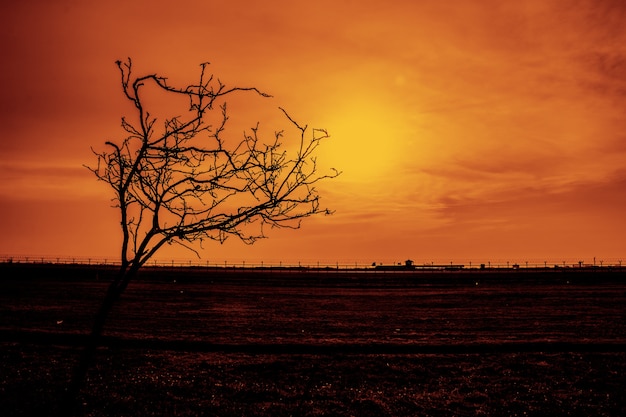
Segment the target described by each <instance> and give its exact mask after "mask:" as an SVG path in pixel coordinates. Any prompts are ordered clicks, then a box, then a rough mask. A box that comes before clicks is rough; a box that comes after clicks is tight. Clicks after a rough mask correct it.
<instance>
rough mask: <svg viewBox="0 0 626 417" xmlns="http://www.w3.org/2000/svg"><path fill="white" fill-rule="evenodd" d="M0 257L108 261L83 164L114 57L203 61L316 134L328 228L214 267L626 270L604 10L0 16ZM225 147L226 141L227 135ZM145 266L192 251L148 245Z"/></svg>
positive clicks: (228, 253) (617, 75)
mask: <svg viewBox="0 0 626 417" xmlns="http://www.w3.org/2000/svg"><path fill="white" fill-rule="evenodd" d="M0 12H1V13H0V20H1V23H2V24H1V25H0V33H1V35H0V36H1V37H0V39H2V46H3V48H2V50H3V66H2V77H1V78H0V83H1V90H0V91H1V92H2V93H1V94H2V100H1V106H2V112H1V113H0V118H1V121H0V122H1V125H2V136H1V138H2V139H1V142H0V230H2V234H1V237H0V255H29V256H52V257H54V256H76V257H97V258H104V257H108V258H111V259H112V258H114V257H116V256H117V248H118V246H119V239H120V232H119V230H118V229H119V227H118V220H117V219H118V213H117V212H116V211H115V210H114V209H112V208H110V207H109V205H110V203H109V199H110V197H111V196H112V194H111V192H110V191H109V189H107V188H106V186H105V185H104V184H102V183H98V182H96V180H95V178H94V177H93V175H92V174H91V173H90V172H89V171H87V169H85V168H84V167H83V164H90V163H92V162H93V161H94V158H93V155H92V154H91V151H90V147H92V146H93V147H94V148H97V149H101V146H102V144H103V143H104V141H105V140H108V139H119V138H122V137H123V133H124V132H123V131H122V130H121V128H120V127H119V121H120V117H121V116H123V115H132V109H130V108H129V107H128V104H126V102H125V100H124V98H123V96H122V93H121V89H120V86H119V76H118V72H117V68H116V67H115V65H114V62H115V60H117V59H125V58H126V57H128V56H130V57H132V58H133V61H134V63H135V65H136V70H137V73H139V72H151V73H152V72H157V73H159V74H161V75H165V76H168V77H169V78H170V79H171V80H172V82H173V83H174V82H179V83H180V84H187V83H190V82H193V81H195V76H196V75H197V73H198V69H199V66H198V64H200V63H201V62H204V61H210V62H211V63H212V65H211V69H212V72H214V73H215V74H216V75H218V76H219V77H220V78H221V79H222V81H224V82H225V83H227V84H229V85H235V84H236V85H239V86H256V87H258V88H260V89H262V90H264V91H265V92H268V93H270V94H272V95H273V98H272V99H268V100H267V101H264V102H261V103H260V104H259V107H258V108H257V107H255V105H250V106H247V108H246V109H247V110H246V111H247V112H248V113H249V114H247V115H248V116H249V117H251V118H252V119H254V120H260V121H261V122H262V123H267V124H268V126H271V124H272V120H271V118H270V120H267V117H266V116H267V115H268V114H269V113H268V108H269V109H270V110H273V109H275V108H276V107H277V106H279V105H280V106H283V107H285V108H287V109H288V110H289V112H290V114H292V116H294V117H295V118H296V119H297V120H299V121H301V122H303V123H308V124H309V125H310V126H316V127H323V128H326V129H328V131H329V133H330V134H331V136H332V138H331V139H330V141H328V142H326V144H325V145H324V146H323V148H322V149H321V151H320V161H321V162H322V163H323V165H324V166H326V167H329V166H333V167H337V168H339V169H341V170H343V175H342V176H341V177H340V178H338V179H336V180H333V181H329V182H327V183H326V184H325V185H323V186H321V187H320V188H321V191H322V195H323V198H324V200H323V201H324V203H325V205H327V206H329V207H331V208H333V209H335V210H336V213H335V214H334V215H333V216H330V217H320V218H312V219H308V221H305V222H304V224H303V226H302V228H301V229H300V230H298V231H292V230H279V231H276V230H273V231H270V232H269V234H268V237H269V239H266V240H264V241H260V242H258V243H256V244H255V245H254V246H245V245H242V244H240V243H238V242H236V241H235V240H234V239H230V240H228V241H227V243H226V244H224V245H219V244H211V245H207V246H206V247H205V248H204V250H203V251H202V259H203V261H204V260H208V261H211V262H213V261H215V262H223V261H224V260H227V261H229V262H241V261H247V262H251V263H252V262H260V261H261V260H264V261H265V262H278V261H283V262H285V263H288V262H298V261H302V262H304V263H313V262H316V261H320V262H322V263H335V262H340V263H353V262H359V263H371V262H374V261H376V262H385V263H388V262H397V261H402V260H404V259H407V258H411V259H414V260H416V261H417V262H427V261H428V262H429V261H446V262H447V261H455V262H465V263H466V262H467V261H468V260H475V261H476V262H479V261H485V260H494V261H496V260H504V261H506V260H510V261H512V262H524V261H526V260H528V261H531V262H533V261H534V262H543V260H548V261H557V260H560V259H567V260H568V261H569V260H572V261H577V260H584V261H585V262H591V261H592V258H593V257H594V256H596V257H597V258H598V259H613V260H618V259H626V238H625V236H626V216H624V215H623V211H624V208H625V207H626V31H624V30H623V28H624V27H626V4H625V3H624V2H623V1H621V0H579V1H571V0H554V1H551V0H532V1H518V2H502V1H499V0H483V1H465V2H463V1H445V2H444V1H409V0H407V1H386V2H383V1H351V0H343V1H341V0H321V1H316V2H310V1H266V2H256V1H241V0H228V1H225V0H224V1H200V0H197V1H191V0H180V1H178V2H175V3H173V2H165V1H159V0H157V1H154V0H151V1H127V0H125V1H121V0H110V1H107V2H101V4H96V3H95V2H79V1H75V0H74V1H71V0H60V1H55V2H49V1H43V0H40V1H29V2H3V4H2V5H1V6H0ZM235 134H237V135H239V134H240V132H239V131H237V132H235ZM160 256H161V258H163V259H168V258H171V257H176V258H189V259H191V258H193V254H192V253H191V252H185V253H181V252H176V253H175V252H164V253H162V254H161V255H160Z"/></svg>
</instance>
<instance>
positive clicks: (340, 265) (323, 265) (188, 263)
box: [0, 255, 626, 272]
mask: <svg viewBox="0 0 626 417" xmlns="http://www.w3.org/2000/svg"><path fill="white" fill-rule="evenodd" d="M0 263H41V264H61V265H112V266H115V265H120V261H119V260H116V259H113V258H103V257H68V256H65V257H63V256H23V255H18V256H13V255H0ZM146 266H157V267H207V268H249V269H262V268H268V269H269V268H272V269H281V268H284V269H294V268H303V269H326V270H351V271H354V270H373V271H384V272H393V271H398V272H401V271H407V270H410V271H414V270H418V271H419V270H444V271H445V270H493V269H498V270H502V269H510V270H517V269H535V270H536V269H547V268H555V269H556V268H619V269H621V268H622V260H621V259H615V258H608V259H599V258H593V259H592V260H591V261H582V260H573V259H570V260H560V261H555V260H544V261H540V260H531V261H521V262H520V261H503V260H495V261H491V260H486V261H485V260H476V259H473V260H465V261H441V260H438V261H415V262H411V263H408V262H407V261H403V262H395V261H392V262H386V263H384V262H381V263H376V262H375V263H368V262H362V261H361V262H359V261H356V262H338V261H336V262H328V261H313V262H311V261H295V262H294V261H286V262H283V261H275V260H272V261H254V262H249V261H239V262H236V261H232V260H218V261H216V260H202V259H171V260H163V259H155V260H152V261H149V262H148V263H147V264H146ZM625 267H626V265H625Z"/></svg>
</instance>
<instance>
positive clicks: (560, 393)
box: [0, 264, 626, 416]
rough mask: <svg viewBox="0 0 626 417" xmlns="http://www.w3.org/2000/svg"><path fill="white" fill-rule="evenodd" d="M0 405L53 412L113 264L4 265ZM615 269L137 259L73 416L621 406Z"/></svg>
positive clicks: (538, 412) (625, 334) (625, 399)
mask: <svg viewBox="0 0 626 417" xmlns="http://www.w3.org/2000/svg"><path fill="white" fill-rule="evenodd" d="M0 270H1V271H2V278H0V346H2V350H1V353H0V358H1V360H2V362H1V364H0V409H1V410H3V415H5V416H28V415H50V414H52V413H53V412H54V410H55V409H56V406H57V404H58V399H59V398H60V396H61V394H62V392H63V390H64V388H65V387H66V386H67V383H68V380H69V378H70V374H71V370H72V367H73V366H74V364H75V362H76V360H77V356H78V354H79V352H80V346H81V343H82V342H83V341H84V337H85V335H86V334H87V333H88V332H89V329H90V325H91V322H92V320H93V317H94V314H95V312H96V310H97V308H98V306H99V303H100V301H101V299H102V297H103V295H104V292H105V290H106V286H107V284H108V281H109V279H110V278H111V277H112V276H113V274H114V273H115V269H114V268H113V267H109V266H85V265H46V264H2V265H0ZM625 371H626V269H625V270H622V269H608V268H598V269H595V268H594V269H582V268H581V269H576V268H561V269H532V270H523V269H520V270H512V269H511V270H508V269H507V270H489V269H487V270H478V269H476V270H464V271H444V270H436V271H435V270H434V271H404V270H397V271H375V270H373V269H372V270H358V271H357V270H353V271H348V270H346V271H343V270H342V271H339V270H334V269H304V268H303V269H282V268H277V269H247V270H246V269H225V268H146V269H145V270H144V271H142V273H141V274H140V275H139V276H138V277H137V279H136V280H135V281H133V282H132V283H131V285H130V286H129V287H128V289H127V291H126V292H125V294H124V296H123V297H122V299H121V300H120V302H119V303H118V304H117V305H116V307H115V309H114V311H113V312H112V313H111V315H110V317H109V320H108V325H107V328H106V330H105V335H104V338H103V341H102V346H101V348H100V349H99V351H98V356H97V358H96V362H95V364H94V366H93V367H92V369H91V370H90V373H89V376H88V381H87V384H86V386H85V387H84V389H83V391H82V394H81V404H82V406H81V408H82V413H83V415H85V416H126V415H128V416H131V415H132V416H152V415H155V416H157V415H158V416H321V415H333V416H368V415H371V416H459V415H461V416H463V415H468V416H469V415H471V416H474V415H488V416H506V415H511V416H514V415H519V416H544V415H554V416H560V415H563V416H566V415H567V416H591V415H593V416H623V415H626V396H624V394H623V392H624V388H625V387H626V377H625V376H624V375H625Z"/></svg>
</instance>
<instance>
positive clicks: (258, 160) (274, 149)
mask: <svg viewBox="0 0 626 417" xmlns="http://www.w3.org/2000/svg"><path fill="white" fill-rule="evenodd" d="M116 64H117V67H118V68H119V71H120V74H121V85H122V90H123V92H124V95H125V96H126V98H127V99H128V100H130V101H131V102H132V103H133V105H134V108H135V110H136V117H135V118H134V119H133V120H130V119H128V118H122V127H123V129H124V130H125V131H126V133H127V134H128V136H127V137H126V138H125V139H123V140H122V141H121V142H120V143H115V142H112V141H107V142H106V147H107V149H106V150H105V151H102V152H97V151H94V153H95V155H96V157H97V165H96V166H95V167H88V168H89V169H90V170H91V171H92V172H93V173H94V174H95V175H96V177H97V179H98V180H100V181H103V182H105V183H106V184H108V185H109V186H110V187H111V188H112V189H113V190H114V192H115V198H114V206H115V207H116V208H117V209H119V213H120V225H121V229H122V230H121V231H122V244H121V254H120V255H121V268H120V270H119V272H118V274H117V275H116V277H115V278H114V279H113V280H112V282H111V284H110V286H109V288H108V290H107V293H106V295H105V298H104V300H103V303H102V305H101V307H100V310H99V311H98V313H97V315H96V319H95V323H94V326H93V328H92V332H91V335H90V337H89V341H88V344H87V346H86V349H85V350H84V353H83V356H82V358H81V360H80V363H79V366H78V367H77V369H76V372H75V375H74V376H73V379H72V383H71V384H70V388H69V389H68V401H67V404H66V405H65V408H66V409H65V410H64V411H63V412H66V411H67V407H73V402H74V401H75V398H76V397H77V395H78V393H79V391H80V389H81V387H82V385H83V381H84V378H85V376H86V372H87V369H88V367H89V365H90V362H91V361H92V360H93V357H94V354H95V350H96V347H97V345H98V340H99V338H100V336H101V334H102V331H103V328H104V324H105V321H106V318H107V316H108V314H109V312H110V311H111V309H112V307H113V305H114V304H115V302H116V301H117V300H118V299H119V297H120V296H121V294H122V293H123V292H124V290H125V288H126V287H127V285H128V283H129V282H130V281H131V280H132V278H133V277H134V276H135V275H136V273H137V271H138V270H139V269H140V268H141V267H142V265H144V264H145V263H146V262H147V261H148V260H149V259H151V257H152V256H153V255H154V254H155V253H156V252H157V251H158V250H159V249H160V248H161V247H162V246H163V245H165V244H177V245H181V246H183V247H185V248H187V249H189V250H192V251H194V252H195V253H196V255H199V254H198V249H196V247H194V243H199V244H200V247H202V243H203V241H205V240H213V241H218V242H224V240H225V239H226V238H227V237H228V236H236V237H238V238H239V239H241V240H243V241H244V242H246V243H254V242H255V241H256V240H257V239H259V238H262V237H264V227H267V226H271V227H291V228H297V227H299V226H300V220H301V219H303V218H305V217H309V216H312V215H315V214H320V213H323V214H329V213H330V211H329V210H328V209H326V208H322V207H321V206H320V201H319V194H318V191H317V189H316V184H317V183H318V182H319V181H321V180H323V179H327V178H333V177H335V176H337V175H339V172H338V171H336V170H334V169H333V170H331V172H330V173H328V174H323V175H321V174H319V173H318V169H317V164H316V158H315V151H316V149H317V147H318V146H319V144H320V142H321V141H322V140H324V139H326V138H328V137H329V136H328V133H327V132H326V131H325V130H323V129H308V127H307V126H306V125H305V126H302V125H300V124H298V123H297V122H296V121H295V120H294V119H292V118H291V117H290V115H289V114H288V113H287V112H286V111H285V110H284V109H282V108H279V109H280V111H281V112H282V113H283V114H284V116H285V120H286V122H287V123H288V125H290V126H291V127H292V128H293V130H292V131H293V132H295V137H287V134H286V133H285V132H284V131H282V130H281V131H277V132H275V133H273V134H272V135H271V136H270V138H268V139H265V138H262V137H261V136H262V135H261V129H260V126H259V124H258V123H257V124H256V125H255V126H253V127H251V128H250V129H249V131H248V132H247V133H246V132H244V133H243V134H242V135H241V136H240V137H239V139H236V140H233V138H232V137H228V138H227V137H226V126H227V123H228V120H229V116H228V113H227V105H226V99H227V98H229V97H231V96H234V95H236V94H242V93H248V94H254V95H257V96H262V97H269V96H268V95H267V94H265V93H262V92H261V91H259V90H258V89H256V88H241V87H227V86H226V85H225V84H223V83H222V82H221V81H220V80H219V79H217V78H215V77H214V76H212V75H209V74H208V73H207V68H208V63H204V64H202V65H201V70H200V77H199V80H198V82H197V83H196V84H191V85H188V86H186V87H183V88H179V87H174V86H171V85H170V84H169V83H168V80H167V79H166V78H164V77H161V76H158V75H156V74H149V75H144V76H139V77H134V76H133V73H132V62H131V60H130V59H128V60H127V61H126V62H121V61H117V62H116ZM146 88H152V89H156V90H157V91H158V92H160V93H163V94H165V95H166V96H168V97H169V98H170V99H169V101H168V103H172V102H176V100H178V99H179V98H182V99H184V100H185V101H186V102H187V105H188V107H187V108H186V109H183V111H181V110H180V109H177V112H178V113H175V114H183V115H182V116H180V115H175V116H163V117H158V116H155V115H154V114H156V112H153V113H151V112H150V111H148V109H147V108H146V101H147V100H146V99H145V96H147V95H148V94H147V93H145V90H146ZM144 94H145V96H144ZM286 142H288V143H286Z"/></svg>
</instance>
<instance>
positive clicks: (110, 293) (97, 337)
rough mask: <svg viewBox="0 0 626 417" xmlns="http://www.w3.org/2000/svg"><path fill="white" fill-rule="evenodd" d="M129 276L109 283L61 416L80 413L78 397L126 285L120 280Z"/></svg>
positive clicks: (65, 398)
mask: <svg viewBox="0 0 626 417" xmlns="http://www.w3.org/2000/svg"><path fill="white" fill-rule="evenodd" d="M128 279H129V277H124V278H123V279H121V280H120V279H119V278H118V279H116V280H114V281H113V282H111V284H110V285H109V288H108V289H107V293H106V295H105V297H104V300H103V301H102V304H101V305H100V309H99V310H98V312H97V314H96V316H95V319H94V324H93V327H92V329H91V333H90V334H89V336H88V337H87V341H86V342H85V346H84V348H83V351H82V352H81V355H80V358H79V360H78V363H77V366H76V368H75V369H74V373H73V374H72V377H71V378H72V379H71V380H70V383H69V386H68V387H67V390H66V391H65V393H64V397H63V398H62V401H61V404H60V406H59V414H58V415H59V417H69V416H74V415H78V397H79V395H80V391H81V389H82V388H83V386H84V385H85V380H86V377H87V371H88V370H89V367H90V366H91V365H92V363H93V362H94V359H95V356H96V350H97V348H98V345H99V344H100V341H101V338H102V332H103V330H104V324H105V322H106V319H107V317H108V316H109V313H110V312H111V310H112V309H113V306H114V305H115V302H116V301H117V300H118V299H119V298H120V296H121V295H122V292H123V291H124V288H125V287H126V285H120V282H125V283H127V282H128Z"/></svg>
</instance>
